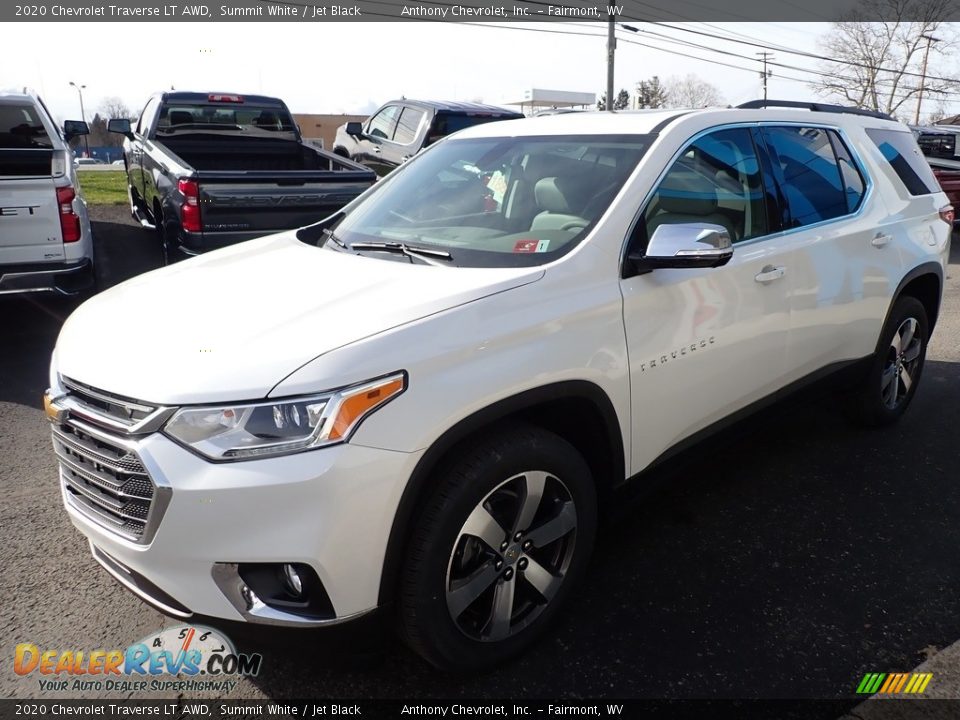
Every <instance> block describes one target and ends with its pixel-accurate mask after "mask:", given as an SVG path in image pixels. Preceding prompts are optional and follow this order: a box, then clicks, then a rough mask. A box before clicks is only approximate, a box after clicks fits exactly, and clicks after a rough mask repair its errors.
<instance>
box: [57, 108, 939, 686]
mask: <svg viewBox="0 0 960 720" xmlns="http://www.w3.org/2000/svg"><path fill="white" fill-rule="evenodd" d="M758 105H762V103H753V104H751V107H745V108H734V109H725V110H701V111H689V112H678V111H675V110H670V111H651V112H644V113H639V114H637V113H621V114H612V113H579V114H566V115H554V116H549V117H539V118H533V119H527V120H514V121H511V122H509V123H495V124H489V125H484V126H481V127H477V128H472V129H469V130H466V131H464V132H462V133H458V134H457V135H455V136H452V137H450V138H449V139H446V140H444V141H442V142H440V143H437V144H436V145H435V146H433V147H431V148H430V149H429V150H428V151H426V152H424V153H423V154H422V155H418V156H417V157H416V158H414V159H412V160H411V161H410V162H408V163H407V164H405V165H404V166H403V167H402V168H401V169H400V170H398V171H396V172H394V173H392V174H390V175H389V176H388V177H387V178H386V179H384V180H382V181H381V182H380V183H378V184H377V185H376V186H375V187H374V188H372V189H371V190H369V191H368V192H366V193H365V194H364V195H362V196H361V197H360V198H358V199H357V200H356V201H355V202H353V203H351V204H350V205H348V206H347V207H346V208H345V209H344V210H342V211H341V212H339V213H337V214H336V215H334V216H332V217H330V218H327V219H326V220H324V221H323V222H321V223H319V224H317V225H314V226H311V227H308V228H304V229H302V230H300V231H291V232H286V233H282V234H278V235H274V236H271V237H266V238H262V239H259V240H253V241H250V242H247V243H243V244H241V245H239V246H236V247H232V248H229V249H225V250H222V251H219V252H215V253H210V254H208V255H205V256H203V257H199V258H196V259H193V260H190V261H188V262H185V263H181V264H178V265H176V266H173V267H170V268H166V269H162V270H157V271H155V272H152V273H148V274H146V275H143V276H140V277H138V278H134V279H132V280H130V281H128V282H126V283H123V284H122V285H119V286H117V287H115V288H112V289H111V290H109V291H107V292H105V293H103V294H101V295H99V296H97V297H95V298H94V299H92V300H90V301H88V302H87V303H86V304H84V305H83V306H82V307H81V308H80V309H79V310H78V311H76V312H75V313H74V314H73V315H72V316H71V317H70V318H69V319H68V321H67V322H66V324H65V325H64V327H63V330H62V332H61V335H60V338H59V341H58V344H57V348H56V351H55V353H54V356H53V361H52V368H51V373H50V384H51V388H50V390H49V393H48V395H47V398H46V405H47V412H48V414H49V416H50V417H51V419H52V420H53V421H54V428H53V436H54V446H55V448H56V452H57V454H58V456H59V458H60V480H61V486H62V489H63V500H64V503H65V505H66V508H67V511H68V513H69V515H70V518H71V520H72V521H73V523H74V524H75V525H76V526H77V528H78V529H79V530H80V531H81V532H82V533H83V534H84V535H85V536H86V537H87V538H88V539H89V541H90V546H91V550H92V552H93V554H94V556H95V557H96V559H97V560H98V561H99V562H100V563H101V564H102V565H103V566H104V567H105V568H106V569H107V570H108V571H109V572H110V573H111V574H112V575H113V576H114V577H115V578H117V579H118V580H119V581H120V582H121V583H123V584H124V585H126V586H127V587H128V588H130V589H131V590H133V591H134V592H135V593H137V594H139V595H140V596H141V597H142V598H143V599H144V600H146V601H147V602H149V603H151V604H152V605H154V606H156V607H158V608H160V609H161V610H163V611H164V612H166V613H169V614H171V615H173V616H176V617H184V618H185V617H190V616H191V615H197V616H206V617H207V618H209V617H214V618H225V619H230V620H246V621H249V622H252V623H268V624H269V623H273V624H279V625H288V626H291V625H292V626H298V625H299V626H304V627H306V626H323V625H331V624H335V623H341V622H344V621H347V620H351V619H354V618H359V617H361V616H364V615H366V614H368V613H371V612H372V611H374V610H375V609H378V608H392V610H393V611H394V612H395V613H396V619H397V623H398V625H399V628H400V631H401V633H402V635H403V636H404V637H405V638H406V640H407V641H408V642H409V644H410V645H411V646H412V647H413V648H415V649H416V650H417V651H418V652H420V653H421V654H422V655H423V656H424V657H425V658H427V659H428V660H429V661H430V662H432V663H434V664H436V665H438V666H441V667H446V668H459V669H466V668H476V667H483V666H489V665H491V664H493V663H496V662H499V661H501V660H503V659H504V658H505V657H508V656H510V655H512V654H515V653H517V652H519V651H520V650H522V649H523V648H525V647H527V646H528V645H529V644H530V643H531V641H532V640H533V639H534V638H535V637H536V636H537V635H538V634H539V633H540V632H541V631H542V630H543V629H544V627H545V626H546V625H548V624H549V622H550V621H551V620H552V619H553V618H554V617H555V616H556V615H557V612H558V610H559V609H560V607H561V606H562V604H563V602H564V600H565V599H566V598H568V597H569V595H570V593H571V592H572V591H573V589H574V586H575V584H576V582H577V580H578V579H579V578H580V576H582V574H583V572H584V568H585V566H586V564H587V561H588V559H589V556H590V551H591V546H592V544H593V539H594V534H595V529H596V526H597V519H598V515H599V514H600V511H602V510H603V508H604V507H605V506H608V505H610V504H611V503H613V502H616V498H617V497H618V495H617V491H618V490H619V489H620V488H621V486H623V485H624V484H625V483H626V481H628V480H633V479H638V480H639V482H643V478H644V471H645V470H647V469H648V468H650V467H651V466H653V465H655V464H656V463H657V462H658V461H659V460H661V459H663V458H665V457H667V456H668V455H670V454H671V453H673V452H675V451H676V450H677V448H679V447H682V446H684V445H687V444H689V442H690V441H691V440H692V439H695V438H699V437H701V436H702V435H703V434H704V433H705V432H707V431H708V429H712V428H716V427H718V426H719V425H720V424H721V423H722V421H724V420H725V419H730V418H731V417H739V416H740V415H741V414H742V411H744V410H746V409H748V408H752V407H756V406H757V405H758V404H761V403H764V402H767V401H770V400H771V399H774V398H776V397H779V396H781V395H782V393H783V391H784V390H785V389H787V388H793V387H795V386H796V385H797V384H799V383H801V382H802V381H806V380H810V379H813V378H818V377H820V376H822V375H823V374H824V373H825V372H826V371H832V370H837V369H840V368H848V369H851V370H853V371H855V372H856V373H857V375H856V384H855V393H854V401H855V402H854V404H855V405H856V407H857V409H858V411H859V413H860V415H861V416H862V417H863V418H864V419H865V420H866V421H868V422H870V423H874V424H877V423H888V422H891V421H893V420H895V419H897V417H898V416H900V415H901V414H902V413H903V412H904V410H905V409H906V407H907V406H908V404H909V403H910V401H911V398H912V397H913V395H914V393H915V392H916V388H917V382H918V381H919V379H920V374H921V371H922V369H923V362H924V355H925V351H926V347H927V342H928V339H929V336H930V332H931V330H932V328H933V326H934V323H935V322H936V319H937V312H938V309H939V306H940V300H941V292H942V288H943V278H944V273H945V267H946V264H947V255H948V251H949V244H950V222H951V221H952V209H951V208H950V207H949V206H946V200H945V197H944V195H943V193H942V192H941V190H940V188H939V187H938V186H937V183H936V180H935V179H934V178H933V175H932V174H931V171H930V169H929V167H928V166H927V164H926V163H925V162H924V160H923V157H922V156H921V155H920V153H919V152H918V150H917V145H916V142H915V141H914V138H913V136H912V135H911V133H910V131H909V130H908V129H907V128H906V127H904V126H903V125H901V124H899V123H896V122H893V121H892V120H890V119H889V118H886V117H884V116H877V115H873V114H869V113H862V112H855V111H847V110H844V109H842V108H834V107H829V106H812V107H801V108H796V107H788V108H784V107H776V104H775V103H768V104H767V106H762V107H761V106H758ZM116 328H125V329H126V332H127V333H128V334H129V333H133V335H130V336H129V337H131V338H133V339H132V340H131V341H130V342H126V343H124V345H123V351H122V352H118V351H117V349H116V347H115V345H114V344H111V343H103V342H100V340H101V339H102V338H103V335H104V333H105V332H111V331H112V330H111V329H114V330H113V331H115V329H116Z"/></svg>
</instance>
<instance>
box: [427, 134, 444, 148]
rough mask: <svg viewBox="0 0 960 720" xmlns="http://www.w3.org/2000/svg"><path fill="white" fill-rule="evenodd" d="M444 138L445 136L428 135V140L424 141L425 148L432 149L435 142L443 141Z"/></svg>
mask: <svg viewBox="0 0 960 720" xmlns="http://www.w3.org/2000/svg"><path fill="white" fill-rule="evenodd" d="M443 138H444V136H443V135H441V134H440V133H430V134H429V135H427V139H426V140H424V141H423V146H424V147H430V146H431V145H433V144H434V143H435V142H437V141H439V140H443Z"/></svg>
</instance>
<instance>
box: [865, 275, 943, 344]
mask: <svg viewBox="0 0 960 720" xmlns="http://www.w3.org/2000/svg"><path fill="white" fill-rule="evenodd" d="M924 275H933V276H935V277H936V278H937V282H938V283H939V284H940V297H938V298H937V311H936V313H935V314H934V315H933V317H929V318H927V324H928V327H927V332H928V334H932V333H933V328H934V326H935V325H936V324H937V317H938V316H939V315H940V304H941V303H942V302H943V267H942V266H941V265H940V263H938V262H933V261H931V262H925V263H923V264H921V265H917V266H916V267H915V268H913V269H912V270H910V272H908V273H907V274H906V275H904V276H903V279H902V280H900V284H899V285H897V289H896V291H894V293H893V296H892V297H891V298H890V305H889V306H888V307H887V314H886V315H885V316H884V318H883V324H882V325H881V326H880V328H881V332H880V334H881V337H878V338H877V347H876V350H877V351H879V350H880V343H881V341H882V340H883V337H882V335H883V328H885V327H886V326H887V323H888V322H889V321H890V315H891V313H893V306H894V305H896V304H897V300H899V299H900V298H901V297H902V296H903V291H904V289H906V287H907V285H909V284H910V283H911V282H913V281H914V280H916V279H917V278H920V277H923V276H924Z"/></svg>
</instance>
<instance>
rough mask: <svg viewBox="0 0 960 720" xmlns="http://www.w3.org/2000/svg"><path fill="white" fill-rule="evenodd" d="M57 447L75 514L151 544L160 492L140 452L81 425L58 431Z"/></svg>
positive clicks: (70, 423) (64, 426) (68, 425)
mask: <svg viewBox="0 0 960 720" xmlns="http://www.w3.org/2000/svg"><path fill="white" fill-rule="evenodd" d="M53 448H54V451H55V452H56V454H57V457H58V459H59V460H60V479H61V482H62V484H63V489H64V491H65V494H66V498H67V502H68V503H69V504H70V505H71V506H72V507H73V508H74V509H76V510H77V511H79V512H80V513H82V514H83V515H85V516H86V517H88V518H90V519H91V520H93V521H94V522H96V523H98V524H100V525H102V526H104V527H106V528H108V529H110V530H112V531H114V532H116V533H117V534H119V535H122V536H123V537H126V538H127V539H129V540H133V541H135V542H149V540H150V538H149V537H148V533H147V529H148V524H149V523H150V521H151V519H152V517H151V512H152V511H153V510H154V509H155V508H154V504H155V503H154V501H155V499H156V497H157V494H158V488H157V486H156V484H155V483H154V482H153V480H152V479H151V478H150V474H149V473H148V472H147V469H146V468H145V467H144V465H143V462H142V461H141V459H140V457H139V456H138V455H137V453H136V452H135V451H134V450H132V449H130V448H129V447H128V446H127V444H126V443H123V442H122V441H120V440H114V439H112V438H111V437H110V436H109V435H107V434H106V433H103V432H99V431H96V430H94V429H92V428H87V427H85V426H84V425H82V424H81V423H78V422H77V421H75V420H67V421H66V422H65V423H64V424H62V425H57V426H54V428H53Z"/></svg>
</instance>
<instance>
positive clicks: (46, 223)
mask: <svg viewBox="0 0 960 720" xmlns="http://www.w3.org/2000/svg"><path fill="white" fill-rule="evenodd" d="M52 156H53V153H52V151H49V150H10V149H0V265H14V264H20V263H36V262H44V261H50V260H60V259H62V258H63V257H64V252H63V235H62V233H61V230H60V215H59V209H58V207H57V189H56V186H55V185H54V182H53V177H52V175H51V159H52Z"/></svg>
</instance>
